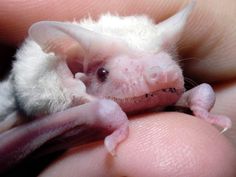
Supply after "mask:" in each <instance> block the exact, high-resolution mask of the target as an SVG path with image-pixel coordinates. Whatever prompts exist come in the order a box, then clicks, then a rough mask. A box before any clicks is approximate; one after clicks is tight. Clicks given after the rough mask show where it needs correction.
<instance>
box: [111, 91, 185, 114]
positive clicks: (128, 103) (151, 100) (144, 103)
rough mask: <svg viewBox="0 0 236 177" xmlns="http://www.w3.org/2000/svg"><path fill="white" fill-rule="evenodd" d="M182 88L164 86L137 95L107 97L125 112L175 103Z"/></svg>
mask: <svg viewBox="0 0 236 177" xmlns="http://www.w3.org/2000/svg"><path fill="white" fill-rule="evenodd" d="M183 92H184V89H176V88H165V89H160V90H156V91H153V92H150V93H146V94H143V95H141V96H137V97H127V98H116V97H108V99H112V100H114V101H115V102H117V103H118V104H119V105H120V106H121V107H122V109H123V110H124V111H125V112H135V111H143V110H146V109H151V108H163V107H165V106H170V105H173V104H175V103H176V102H177V101H178V99H179V98H180V96H181V95H182V93H183Z"/></svg>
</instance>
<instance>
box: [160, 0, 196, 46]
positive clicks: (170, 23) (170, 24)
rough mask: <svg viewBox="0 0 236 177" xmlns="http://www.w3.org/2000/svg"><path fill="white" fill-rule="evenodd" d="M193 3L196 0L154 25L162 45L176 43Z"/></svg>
mask: <svg viewBox="0 0 236 177" xmlns="http://www.w3.org/2000/svg"><path fill="white" fill-rule="evenodd" d="M195 4H196V1H195V0H193V1H192V2H190V3H189V4H188V5H187V6H186V7H185V8H184V9H182V10H181V11H179V12H178V13H177V14H175V15H174V16H172V17H170V18H168V19H167V20H165V21H163V22H161V23H159V24H157V25H156V30H157V34H158V35H160V37H161V41H162V44H161V45H162V47H170V45H176V43H177V42H178V40H179V39H180V36H181V33H182V32H183V29H184V27H185V24H186V22H187V19H188V17H189V15H190V13H191V11H192V9H193V7H194V6H195Z"/></svg>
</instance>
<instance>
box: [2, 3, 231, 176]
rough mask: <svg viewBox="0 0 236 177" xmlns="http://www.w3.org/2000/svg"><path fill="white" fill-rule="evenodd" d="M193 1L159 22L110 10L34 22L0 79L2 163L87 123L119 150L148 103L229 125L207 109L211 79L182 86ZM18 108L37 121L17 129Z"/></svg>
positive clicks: (108, 145) (211, 100) (211, 102)
mask: <svg viewBox="0 0 236 177" xmlns="http://www.w3.org/2000/svg"><path fill="white" fill-rule="evenodd" d="M194 4H195V1H192V2H191V3H190V4H189V5H188V6H186V7H185V8H184V9H182V10H181V11H179V12H178V13H177V14H175V15H173V16H172V17H170V18H168V19H166V20H165V21H163V22H161V23H159V24H155V23H154V22H153V21H152V20H151V19H150V18H149V17H147V16H129V17H120V16H114V15H111V14H105V15H102V16H101V18H100V19H99V20H98V21H93V20H92V19H85V20H82V21H81V22H79V23H78V22H54V21H42V22H38V23H35V24H33V25H32V26H31V28H30V29H29V37H28V38H27V39H26V41H25V42H24V44H23V45H22V47H21V48H20V49H19V50H18V51H17V54H16V58H17V60H16V62H15V63H14V65H13V69H12V72H11V74H10V76H9V78H8V80H6V81H4V82H3V83H2V84H1V85H0V97H1V100H3V102H2V103H1V107H0V120H1V122H0V130H1V131H2V132H3V133H1V134H0V156H2V157H3V158H1V159H0V168H1V170H2V171H3V170H6V169H7V168H9V167H10V166H11V165H13V164H15V163H16V162H18V161H20V160H21V159H23V158H24V157H25V156H27V155H28V154H30V153H31V152H32V151H34V150H35V149H37V148H38V147H40V146H42V145H43V144H44V143H46V142H47V141H49V140H51V139H53V138H55V137H58V136H59V135H64V136H65V134H66V132H70V133H71V130H74V129H75V128H76V127H78V126H81V125H87V126H90V127H101V128H103V129H104V130H106V131H107V132H110V133H111V134H110V135H109V136H107V137H106V138H105V147H106V148H107V150H108V151H109V152H111V153H114V152H115V148H116V147H117V145H118V144H119V143H120V142H121V141H123V140H124V139H125V138H126V137H127V136H128V118H127V116H126V114H127V113H133V112H138V111H141V110H146V109H150V108H158V109H160V110H161V109H163V108H164V107H166V106H169V105H178V106H184V107H188V108H190V109H191V110H192V112H193V114H194V115H195V116H197V117H199V118H201V119H204V120H206V121H208V122H210V123H213V124H216V125H218V126H221V127H223V128H224V130H226V129H228V128H230V126H231V121H230V119H229V118H227V117H225V116H221V115H214V114H211V113H209V111H210V109H211V108H212V106H213V105H214V102H215V94H214V91H213V90H212V88H211V86H209V85H208V84H201V85H199V86H197V87H195V88H193V89H191V90H189V91H186V92H184V90H185V89H184V79H183V78H184V77H183V75H182V69H181V68H180V66H179V63H178V59H177V58H176V56H177V55H176V51H177V46H176V44H177V42H178V40H179V39H180V37H181V34H182V32H183V29H184V27H185V24H186V22H187V19H188V17H189V15H190V13H191V11H192V9H193V7H194ZM19 112H20V113H23V114H25V115H26V116H27V117H31V119H33V120H31V121H29V122H27V123H24V124H22V125H19V126H17V127H16V128H13V129H11V127H12V126H14V125H15V124H16V122H19V119H20V116H19ZM42 117H43V118H42ZM39 131H40V132H41V133H40V134H39V133H38V132H39ZM29 134H30V136H29ZM78 141H79V140H78ZM9 152H11V153H9ZM22 153H24V155H22ZM9 160H10V161H11V163H9V164H6V163H5V162H6V161H9ZM1 170H0V171H1Z"/></svg>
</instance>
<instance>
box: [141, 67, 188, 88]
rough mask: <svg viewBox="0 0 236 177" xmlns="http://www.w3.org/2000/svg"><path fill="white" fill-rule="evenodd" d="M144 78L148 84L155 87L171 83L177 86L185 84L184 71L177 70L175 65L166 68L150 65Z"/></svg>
mask: <svg viewBox="0 0 236 177" xmlns="http://www.w3.org/2000/svg"><path fill="white" fill-rule="evenodd" d="M144 78H145V80H146V82H147V84H148V85H150V86H152V87H155V88H158V87H160V88H163V87H165V86H171V85H172V86H173V87H175V86H176V87H177V85H180V84H183V79H182V78H183V77H182V73H181V72H179V71H178V70H176V68H175V67H174V66H167V67H166V68H163V67H160V66H158V65H156V66H152V67H148V68H147V69H146V71H145V74H144Z"/></svg>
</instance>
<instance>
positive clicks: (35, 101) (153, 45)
mask: <svg viewBox="0 0 236 177" xmlns="http://www.w3.org/2000/svg"><path fill="white" fill-rule="evenodd" d="M193 4H194V3H192V4H190V5H189V6H188V7H186V8H185V9H184V10H182V11H180V12H179V13H177V14H176V15H175V16H174V18H171V20H169V21H167V22H166V23H162V24H161V26H160V25H156V24H154V22H153V21H152V20H151V19H149V18H148V17H146V16H130V17H119V16H114V15H111V14H106V15H103V16H101V17H100V19H99V20H98V21H93V20H92V19H90V18H88V19H85V20H82V21H81V22H79V23H77V22H73V24H74V26H76V25H78V26H80V27H82V28H85V29H88V30H90V31H94V32H97V34H98V35H99V34H100V35H101V34H103V35H105V36H112V37H113V38H119V40H120V41H123V42H124V44H126V45H128V48H129V49H134V50H135V51H138V52H139V51H140V52H141V53H142V52H145V54H154V53H157V52H159V51H161V50H163V46H162V45H165V42H166V41H167V42H168V43H170V44H172V43H173V45H175V42H176V40H175V39H173V38H178V37H179V36H180V32H181V31H182V29H183V27H184V25H185V22H186V19H187V17H188V14H189V13H190V11H191V9H192V7H193ZM178 22H179V25H178ZM67 23H69V22H67ZM54 24H55V23H54ZM60 24H62V23H60ZM65 24H66V23H65ZM70 24H71V23H70ZM167 24H168V25H167ZM47 25H48V23H44V25H43V26H41V27H42V28H40V30H39V31H38V30H37V29H36V28H34V29H36V31H34V34H33V36H34V35H35V36H36V39H38V40H36V41H37V43H36V42H34V41H33V40H32V39H31V38H28V39H26V41H25V42H24V44H23V45H22V47H21V48H20V49H19V50H18V52H17V54H16V58H17V60H16V62H15V63H14V66H13V70H12V77H13V79H12V85H13V89H14V95H15V98H16V102H17V104H18V105H19V106H20V107H21V109H23V110H24V111H25V112H26V113H27V114H28V115H43V114H48V113H52V112H57V111H60V110H64V109H66V108H68V107H70V106H71V105H73V104H75V103H74V102H75V101H76V103H77V104H78V103H79V104H81V102H82V101H81V100H80V99H83V98H82V97H84V95H86V87H85V85H84V84H83V82H82V81H80V80H79V79H77V80H76V79H74V80H75V81H73V82H67V81H66V80H67V78H68V79H70V78H69V77H68V75H67V76H65V75H63V74H62V73H63V72H61V71H62V70H61V71H60V68H59V67H61V66H62V65H63V64H64V65H65V60H63V58H61V57H62V56H61V55H60V56H58V55H55V54H54V53H53V52H52V53H45V52H44V51H43V50H42V48H44V47H45V46H42V45H44V44H42V43H41V44H40V41H42V39H43V38H44V36H46V37H45V38H47V37H49V38H50V39H45V41H46V43H47V42H49V43H50V42H51V41H50V40H54V39H53V38H55V36H57V37H58V35H59V36H60V34H62V33H64V32H65V31H63V29H62V30H61V29H58V28H63V25H62V26H57V25H54V26H53V22H52V23H50V24H49V28H47ZM50 25H51V26H50ZM173 25H175V27H173ZM55 26H56V27H55ZM74 26H73V27H71V28H73V29H64V30H69V31H70V30H76V28H74ZM67 28H70V27H68V26H67ZM54 29H55V30H59V31H57V32H59V33H55V32H54V31H53V30H54ZM175 29H176V30H175ZM47 30H52V31H47ZM60 30H61V31H60ZM44 31H46V33H44ZM30 32H31V31H30ZM35 32H36V33H35ZM38 33H40V35H37V34H38ZM85 33H86V32H84V33H83V34H84V35H86V34H85ZM166 34H168V35H166ZM62 36H63V34H62ZM65 36H66V35H64V36H63V37H65ZM31 37H32V35H31ZM70 37H71V36H70ZM34 39H35V38H34ZM48 40H49V41H48ZM83 40H85V41H86V37H85V38H84V39H83ZM172 40H173V41H172ZM45 41H44V39H43V42H45ZM60 42H62V43H63V41H60ZM92 42H95V43H96V39H94V40H93V41H88V42H87V43H88V44H89V45H90V44H91V43H92ZM99 42H100V41H99ZM99 42H97V43H98V44H97V45H96V46H99V45H102V44H100V43H99ZM85 43H86V42H85ZM46 45H48V44H46ZM89 45H88V46H89ZM46 47H47V46H46ZM52 47H53V46H52ZM82 47H83V46H82ZM95 48H96V47H95ZM110 48H111V47H110ZM105 50H107V49H106V48H105ZM108 50H110V49H108ZM49 51H50V50H49ZM87 52H90V50H89V51H87ZM63 62H64V63H63ZM65 68H66V66H65ZM59 72H60V74H58V73H59ZM64 76H65V77H64ZM62 77H64V78H66V79H63V78H62ZM72 77H73V76H72ZM95 84H96V83H95ZM6 95H8V96H9V95H10V94H6ZM74 98H77V100H75V99H74ZM5 99H7V98H4V100H5ZM11 99H12V97H11ZM8 100H10V99H8Z"/></svg>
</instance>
